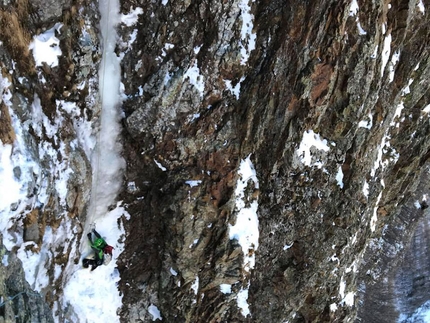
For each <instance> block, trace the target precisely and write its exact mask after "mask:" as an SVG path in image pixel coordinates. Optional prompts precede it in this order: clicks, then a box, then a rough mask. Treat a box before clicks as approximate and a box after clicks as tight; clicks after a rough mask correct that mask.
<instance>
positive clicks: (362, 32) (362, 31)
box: [357, 18, 367, 35]
mask: <svg viewBox="0 0 430 323" xmlns="http://www.w3.org/2000/svg"><path fill="white" fill-rule="evenodd" d="M357 29H358V34H359V35H367V31H365V30H364V29H363V27H361V24H360V22H359V21H358V18H357Z"/></svg>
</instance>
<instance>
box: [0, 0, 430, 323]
mask: <svg viewBox="0 0 430 323" xmlns="http://www.w3.org/2000/svg"><path fill="white" fill-rule="evenodd" d="M52 3H53V5H51V1H30V2H27V1H16V2H9V1H3V3H2V4H0V6H1V10H0V27H1V36H2V38H1V39H0V40H1V41H2V45H1V47H0V55H1V62H2V63H1V64H2V65H1V66H2V75H3V78H5V79H6V78H7V79H8V80H9V82H10V83H11V84H13V86H11V87H9V88H10V89H11V92H12V93H11V95H12V97H13V99H12V101H11V103H10V107H11V109H12V110H13V111H14V113H15V114H16V115H17V116H18V118H19V119H20V120H21V121H22V122H24V123H26V122H27V123H31V122H32V120H33V118H34V115H32V114H31V113H30V112H29V111H30V110H31V106H32V102H34V101H36V96H37V98H38V99H40V100H41V101H42V102H43V109H44V111H43V112H44V114H45V115H46V116H47V118H48V120H49V121H50V123H51V124H56V122H58V120H59V119H58V118H59V115H61V116H62V117H63V118H62V119H61V120H63V121H64V120H65V121H64V122H63V121H62V123H61V127H59V128H58V131H57V133H56V134H55V135H50V134H49V133H48V132H47V129H45V130H46V131H45V132H42V133H36V131H34V128H31V127H29V128H28V129H30V130H29V132H28V133H27V134H26V142H27V146H28V147H29V148H28V149H30V150H31V151H32V152H33V155H34V158H35V159H37V160H38V162H39V163H40V164H41V165H45V166H43V167H44V169H45V173H44V172H41V173H37V174H36V173H35V179H34V184H32V185H29V187H32V188H34V190H33V191H34V194H35V196H37V195H38V194H39V195H41V193H40V187H41V186H42V185H41V183H47V184H46V185H48V187H51V186H52V189H48V190H47V191H48V192H49V193H50V195H49V199H48V201H49V203H47V204H46V205H45V204H44V205H41V204H32V206H31V208H33V209H32V210H31V212H27V213H25V214H26V219H25V221H24V222H23V224H24V225H25V230H21V229H19V227H17V228H15V229H16V230H17V231H18V232H19V233H22V235H23V237H24V240H25V241H35V242H36V243H38V242H40V241H41V240H42V238H43V235H44V232H45V231H44V230H45V229H44V228H45V227H46V226H52V227H54V228H56V227H58V226H59V225H60V224H61V223H62V222H64V221H65V219H68V220H70V219H71V220H70V221H71V223H72V225H73V226H74V227H75V228H76V230H75V231H73V232H75V233H76V236H75V237H70V238H71V239H76V241H78V240H79V238H80V234H81V231H80V226H81V223H83V222H84V221H85V216H86V206H87V203H88V200H89V194H90V192H89V190H90V187H91V183H90V181H91V174H90V173H91V169H90V164H89V161H88V156H89V154H88V151H87V150H90V148H88V147H85V146H79V148H76V147H77V145H75V144H73V142H74V140H75V139H79V129H77V128H76V126H75V121H76V120H78V119H79V120H80V121H87V122H88V123H92V124H93V125H94V124H95V125H97V120H98V119H97V118H98V109H99V107H98V105H97V99H98V98H97V81H96V74H97V69H98V64H99V62H100V44H99V40H98V34H99V31H98V30H97V27H96V26H97V21H98V20H97V19H98V13H97V6H96V4H94V3H93V2H91V1H75V2H73V3H72V2H70V1H57V2H55V3H54V2H52ZM121 6H122V7H121V12H122V13H123V19H122V23H121V24H120V25H119V27H118V32H119V34H120V36H121V39H120V40H119V42H118V48H117V51H118V53H121V55H120V56H121V58H122V61H121V64H122V82H123V85H124V101H123V111H124V119H123V124H124V131H123V147H124V151H123V154H124V158H125V159H126V161H127V171H126V174H125V181H124V188H123V190H122V193H121V195H120V199H121V200H122V201H123V202H124V205H125V207H126V209H127V211H128V212H129V214H130V215H131V218H130V220H129V221H128V222H127V223H126V231H127V238H126V246H125V251H124V252H123V254H122V255H121V258H120V259H119V261H118V269H119V271H120V274H121V281H120V285H119V289H120V291H121V293H122V294H123V304H124V305H123V308H122V309H121V311H120V316H121V319H122V321H123V322H148V321H151V320H152V319H156V317H157V315H155V314H154V310H150V309H154V306H156V307H157V308H158V310H159V311H160V316H161V317H162V320H163V321H164V322H297V323H298V322H347V321H357V322H394V321H396V320H398V319H399V318H400V317H401V319H402V320H405V321H406V320H407V319H408V316H410V315H412V314H413V313H414V312H415V311H416V310H417V309H418V308H419V307H420V306H422V305H423V304H424V303H425V302H426V301H428V300H430V294H429V293H428V288H427V287H428V285H429V280H428V279H427V277H428V276H429V275H428V273H429V271H430V268H429V262H428V261H427V258H428V256H427V254H428V252H427V251H428V248H429V247H428V246H429V245H428V243H427V242H428V238H427V236H428V226H429V223H428V211H427V207H428V205H427V203H428V201H427V200H428V197H429V196H430V195H429V194H430V192H429V188H428V185H427V183H428V180H429V178H428V176H429V175H428V172H429V161H428V159H429V156H430V155H429V151H430V142H429V141H428V139H427V138H428V135H429V130H430V129H429V128H430V124H429V115H428V114H429V112H430V108H429V103H430V93H429V79H430V57H429V55H430V54H429V53H430V52H429V50H428V49H429V39H430V29H429V25H428V21H429V13H428V12H429V8H430V4H429V3H428V2H426V1H391V2H389V1H385V0H378V1H373V2H371V1H366V2H365V1H358V2H357V1H352V2H350V1H343V0H341V1H337V0H319V1H302V0H300V1H299V0H292V1H287V2H286V1H280V0H265V1H256V2H253V1H249V2H247V1H239V0H233V1H219V0H216V1H206V0H193V1H174V0H170V1H167V0H163V1H161V2H160V1H157V2H155V1H146V0H138V1H137V0H136V1H121ZM139 8H141V9H139ZM135 19H136V21H137V23H135V24H133V23H132V22H130V21H134V20H135ZM57 22H59V23H61V24H62V27H61V29H60V33H58V31H57V32H56V36H57V37H58V38H59V40H60V47H61V51H62V56H61V57H60V59H59V62H58V65H57V66H53V65H49V64H46V63H45V64H43V65H42V66H35V62H34V58H33V57H32V55H31V52H29V50H28V45H29V43H30V41H31V39H32V38H31V36H30V35H34V34H36V33H37V29H38V28H39V29H40V30H43V31H44V30H48V29H50V28H52V27H53V26H54V23H57ZM13 66H15V72H10V71H11V70H12V67H13ZM22 77H25V78H24V79H22ZM46 79H48V80H49V82H45V81H44V80H46ZM3 87H4V86H3V85H2V90H4V88H3ZM62 100H63V101H67V102H73V103H74V104H76V106H77V107H79V111H80V113H79V114H75V115H68V114H67V113H65V111H66V110H67V108H66V106H65V105H64V104H62V103H61V102H63V101H62ZM59 102H60V103H59ZM0 109H1V116H2V119H1V120H0V131H1V132H0V138H1V140H2V142H3V143H10V142H13V141H14V140H15V135H14V131H13V129H12V127H11V121H10V120H8V118H9V119H10V116H9V117H8V112H7V111H8V110H7V109H6V108H5V104H4V103H2V105H0ZM3 116H4V117H3ZM31 129H33V130H31ZM81 139H82V138H81ZM44 142H48V143H51V146H52V147H53V149H54V151H55V149H57V151H58V155H55V154H54V155H50V156H39V155H38V145H41V144H43V143H44ZM58 142H63V143H65V147H66V148H65V149H64V146H61V145H58V144H57V143H58ZM60 147H63V148H61V149H60ZM248 157H249V160H250V161H251V162H252V164H253V167H254V168H255V172H256V175H257V179H258V182H257V181H254V180H253V179H251V178H240V175H239V172H238V170H239V167H240V164H241V162H242V161H243V160H245V159H247V158H248ZM61 158H65V159H67V160H69V161H70V164H69V167H70V168H71V169H73V175H71V176H70V178H69V180H68V185H67V193H66V194H65V196H64V197H62V196H61V194H60V193H59V192H58V191H56V189H55V188H54V184H53V183H54V182H55V180H56V177H55V176H54V175H52V174H49V172H48V171H46V170H48V169H50V167H51V166H50V165H52V161H53V160H55V159H61ZM51 168H52V167H51ZM50 175H52V176H50ZM238 181H242V182H244V183H245V190H244V195H243V196H240V197H239V199H240V200H243V203H244V204H245V207H249V206H250V205H253V204H254V203H258V209H257V215H258V228H259V233H258V235H259V240H258V241H259V243H258V246H257V245H254V246H253V247H252V248H250V249H249V250H243V248H242V245H241V244H240V242H239V241H238V240H237V239H232V238H231V236H230V233H231V231H230V230H231V227H232V226H233V225H235V224H236V222H237V218H238V215H239V213H240V210H239V208H238V202H237V200H238V193H237V190H236V187H237V183H238ZM257 184H258V185H257ZM49 185H51V186H49ZM38 189H39V191H38ZM30 195H31V194H30V193H29V196H30ZM31 196H33V195H31ZM62 199H64V201H65V203H61V201H62ZM35 205H36V206H35ZM29 208H30V207H29ZM56 214H61V216H55V215H56ZM41 223H42V226H40V225H39V224H41ZM39 228H42V229H39ZM21 231H23V232H21ZM64 254H66V255H67V252H64ZM254 257H255V266H253V268H252V269H250V267H251V266H250V264H247V261H248V260H249V259H254ZM57 260H58V264H64V263H67V262H68V261H74V260H73V259H67V256H66V259H57ZM16 266H17V268H18V267H19V264H18V263H17V264H16ZM411 267H412V268H411ZM5 268H6V269H5V270H7V268H9V267H5ZM3 269H4V268H3V267H2V269H1V270H3ZM2 272H3V271H1V272H0V274H1V273H2ZM1 275H2V277H6V276H7V275H6V274H5V275H6V276H4V275H3V274H1ZM21 276H22V275H21ZM0 278H1V277H0ZM5 279H6V280H5ZM5 279H3V280H0V283H1V282H2V281H5V282H7V278H5ZM60 279H61V277H60ZM8 288H9V287H8ZM14 288H15V287H14ZM24 291H28V288H27V287H25V286H23V285H20V286H19V287H16V288H15V289H10V291H9V292H8V293H7V294H6V295H8V296H13V295H14V294H16V293H20V292H24ZM43 292H44V294H45V299H46V300H47V301H48V303H50V305H51V306H53V305H52V304H53V303H54V301H55V297H56V296H54V294H55V293H54V291H53V289H52V288H48V289H46V290H44V291H43ZM56 293H61V290H58V291H56ZM31 295H33V294H31ZM29 297H30V296H29ZM18 301H19V302H24V301H25V297H24V296H22V297H21V296H19V297H17V298H16V299H15V300H14V302H18ZM38 301H41V300H40V299H38ZM28 302H30V301H28ZM11 304H15V303H11ZM11 304H10V305H8V306H5V307H4V313H5V315H4V316H5V317H6V316H7V315H8V316H7V317H12V316H11V315H12V314H10V313H12V312H11V311H12V310H13V308H12V307H11V306H12V305H11ZM38 304H39V305H35V306H36V308H37V310H35V311H34V313H39V314H34V315H41V314H40V313H45V309H46V307H44V305H43V302H40V303H38ZM29 306H30V305H29ZM8 313H9V314H8ZM401 314H402V316H401ZM57 315H58V317H60V318H61V319H60V320H63V321H66V317H67V314H64V315H63V314H57ZM39 317H40V316H39ZM44 319H45V320H46V321H47V322H50V321H49V318H48V316H46V317H44ZM36 321H37V320H36ZM40 322H43V320H42V319H41V318H40Z"/></svg>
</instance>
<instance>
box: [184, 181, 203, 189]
mask: <svg viewBox="0 0 430 323" xmlns="http://www.w3.org/2000/svg"><path fill="white" fill-rule="evenodd" d="M201 182H202V181H201V180H189V181H185V184H187V185H189V186H190V187H195V186H199V185H200V183H201Z"/></svg>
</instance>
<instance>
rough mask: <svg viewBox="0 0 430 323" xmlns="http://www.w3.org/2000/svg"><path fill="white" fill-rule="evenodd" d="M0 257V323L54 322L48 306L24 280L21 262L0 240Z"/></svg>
mask: <svg viewBox="0 0 430 323" xmlns="http://www.w3.org/2000/svg"><path fill="white" fill-rule="evenodd" d="M1 238H3V237H1ZM0 255H1V258H2V265H1V266H0V294H1V296H2V299H1V304H0V305H1V312H0V322H8V323H9V322H17V323H18V322H31V323H39V322H40V323H42V322H43V323H50V322H54V320H53V318H52V312H51V309H50V308H49V306H48V304H47V303H46V302H45V300H44V299H43V297H42V296H41V295H40V294H39V293H36V292H35V291H33V290H32V289H31V288H30V286H29V284H28V283H27V281H26V280H25V277H24V271H23V270H22V264H21V261H20V260H19V259H18V257H17V256H16V254H15V253H13V252H10V251H8V250H7V249H6V248H5V247H4V246H3V243H1V240H0Z"/></svg>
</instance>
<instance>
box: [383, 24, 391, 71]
mask: <svg viewBox="0 0 430 323" xmlns="http://www.w3.org/2000/svg"><path fill="white" fill-rule="evenodd" d="M384 33H385V32H384ZM390 53H391V34H389V35H387V36H385V38H384V47H383V48H382V57H381V77H383V76H384V71H385V66H386V65H387V62H388V58H389V57H390Z"/></svg>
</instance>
